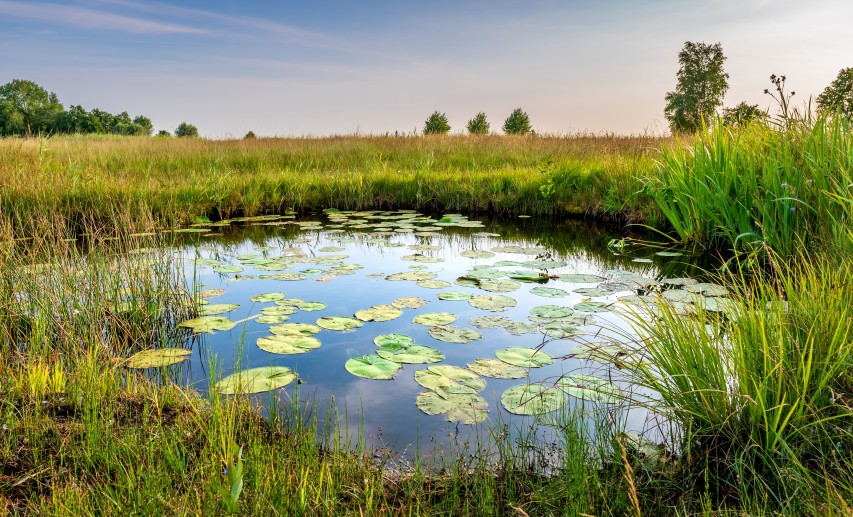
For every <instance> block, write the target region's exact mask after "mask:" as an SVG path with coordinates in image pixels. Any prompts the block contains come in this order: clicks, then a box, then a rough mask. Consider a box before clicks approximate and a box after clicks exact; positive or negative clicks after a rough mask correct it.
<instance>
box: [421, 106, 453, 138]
mask: <svg viewBox="0 0 853 517" xmlns="http://www.w3.org/2000/svg"><path fill="white" fill-rule="evenodd" d="M449 132H450V123H448V122H447V115H445V114H444V113H439V112H438V111H434V112H433V113H432V115H430V116H429V118H427V119H426V122H424V134H425V135H446V134H447V133H449Z"/></svg>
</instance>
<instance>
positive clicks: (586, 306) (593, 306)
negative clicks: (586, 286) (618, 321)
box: [573, 301, 610, 312]
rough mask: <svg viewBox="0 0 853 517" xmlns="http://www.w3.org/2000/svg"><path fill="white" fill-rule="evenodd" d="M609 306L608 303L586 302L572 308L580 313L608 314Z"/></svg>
mask: <svg viewBox="0 0 853 517" xmlns="http://www.w3.org/2000/svg"><path fill="white" fill-rule="evenodd" d="M609 306H610V304H609V303H604V302H593V301H586V302H581V303H577V304H575V306H574V307H573V308H574V310H576V311H581V312H609V311H610V309H608V307H609Z"/></svg>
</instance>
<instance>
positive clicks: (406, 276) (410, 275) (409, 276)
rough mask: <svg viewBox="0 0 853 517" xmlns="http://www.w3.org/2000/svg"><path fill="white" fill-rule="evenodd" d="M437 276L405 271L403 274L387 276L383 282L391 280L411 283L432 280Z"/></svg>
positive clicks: (425, 272)
mask: <svg viewBox="0 0 853 517" xmlns="http://www.w3.org/2000/svg"><path fill="white" fill-rule="evenodd" d="M436 276H437V275H436V274H435V273H430V272H428V271H407V272H405V273H394V274H393V275H388V276H386V277H385V280H391V281H395V282H399V281H403V280H409V281H412V282H419V281H421V280H432V279H434V278H435V277H436Z"/></svg>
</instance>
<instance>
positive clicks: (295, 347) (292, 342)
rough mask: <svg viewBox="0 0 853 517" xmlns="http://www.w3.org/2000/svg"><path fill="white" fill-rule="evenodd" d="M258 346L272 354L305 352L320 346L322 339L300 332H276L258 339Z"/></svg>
mask: <svg viewBox="0 0 853 517" xmlns="http://www.w3.org/2000/svg"><path fill="white" fill-rule="evenodd" d="M258 348H260V349H261V350H264V351H266V352H269V353H271V354H304V353H305V352H307V351H309V350H312V349H314V348H320V340H319V339H317V338H313V337H308V336H301V335H298V334H287V335H284V336H281V335H278V334H274V335H272V336H265V337H262V338H260V339H258Z"/></svg>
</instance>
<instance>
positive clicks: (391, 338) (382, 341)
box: [373, 334, 415, 347]
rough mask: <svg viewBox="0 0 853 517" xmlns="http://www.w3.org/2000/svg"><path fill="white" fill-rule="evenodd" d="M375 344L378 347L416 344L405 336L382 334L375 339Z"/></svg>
mask: <svg viewBox="0 0 853 517" xmlns="http://www.w3.org/2000/svg"><path fill="white" fill-rule="evenodd" d="M373 342H374V343H375V344H376V346H378V347H383V346H384V347H389V346H411V345H414V344H415V340H414V339H413V338H411V337H409V336H407V335H405V334H380V335H378V336H376V337H375V338H373Z"/></svg>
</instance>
